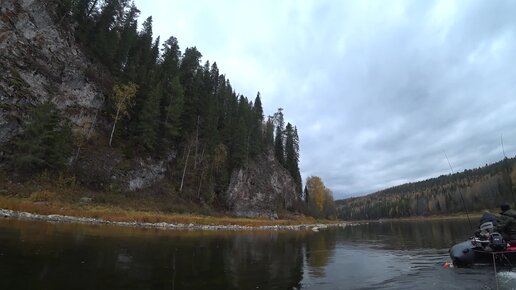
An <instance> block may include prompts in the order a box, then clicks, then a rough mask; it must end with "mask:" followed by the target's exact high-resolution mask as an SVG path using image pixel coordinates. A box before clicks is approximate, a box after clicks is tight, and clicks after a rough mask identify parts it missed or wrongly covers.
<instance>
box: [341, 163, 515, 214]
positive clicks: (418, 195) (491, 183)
mask: <svg viewBox="0 0 516 290" xmlns="http://www.w3.org/2000/svg"><path fill="white" fill-rule="evenodd" d="M515 162H516V159H515V158H505V159H504V160H502V161H499V162H496V163H493V164H490V165H487V164H486V165H485V166H483V167H479V168H476V169H466V170H464V171H463V172H458V173H455V174H450V175H442V176H439V177H436V178H432V179H428V180H424V181H419V182H414V183H407V184H403V185H399V186H395V187H392V188H388V189H385V190H381V191H378V192H376V193H373V194H370V195H367V196H362V197H355V198H349V199H344V200H339V201H337V207H338V216H339V218H342V219H353V220H356V219H380V218H400V217H413V216H427V215H439V214H452V213H459V212H465V211H466V210H468V211H480V210H485V209H493V208H497V207H499V206H500V204H502V203H505V202H507V203H510V204H513V205H515V201H516V196H515V188H514V182H513V180H515V179H516V171H515V170H513V167H514V164H515Z"/></svg>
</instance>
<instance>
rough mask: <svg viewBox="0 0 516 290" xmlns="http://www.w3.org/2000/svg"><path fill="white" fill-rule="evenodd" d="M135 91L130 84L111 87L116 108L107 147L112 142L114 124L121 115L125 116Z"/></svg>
mask: <svg viewBox="0 0 516 290" xmlns="http://www.w3.org/2000/svg"><path fill="white" fill-rule="evenodd" d="M137 90H138V87H137V86H136V85H135V84H134V83H132V82H129V83H127V84H122V85H120V84H116V85H115V86H114V87H113V95H112V98H113V101H114V103H115V106H116V114H115V120H114V122H113V129H111V136H110V137H109V146H111V143H112V142H113V135H114V133H115V128H116V122H117V121H118V119H119V118H120V117H121V115H127V112H128V110H127V109H128V107H129V104H130V103H131V101H132V100H133V99H134V96H135V95H136V91H137Z"/></svg>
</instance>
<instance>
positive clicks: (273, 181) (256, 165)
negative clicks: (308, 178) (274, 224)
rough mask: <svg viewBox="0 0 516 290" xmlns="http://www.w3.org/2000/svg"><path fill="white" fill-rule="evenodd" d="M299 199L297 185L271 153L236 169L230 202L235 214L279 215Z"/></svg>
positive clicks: (228, 198)
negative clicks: (279, 211) (280, 211)
mask: <svg viewBox="0 0 516 290" xmlns="http://www.w3.org/2000/svg"><path fill="white" fill-rule="evenodd" d="M296 198H297V194H296V190H295V184H294V181H293V179H292V177H291V176H290V174H289V173H288V171H287V170H286V169H285V168H283V167H282V166H281V165H280V164H279V163H278V161H276V159H275V158H274V154H273V153H272V152H270V153H269V154H267V155H262V156H259V157H257V158H256V161H251V162H250V163H249V166H248V167H246V168H242V169H240V170H237V171H235V172H233V174H232V176H231V182H230V185H229V187H228V194H227V202H228V205H229V207H230V209H231V211H232V213H233V214H234V215H236V216H242V217H257V216H261V217H269V218H277V211H278V210H280V209H292V207H293V206H294V204H295V201H296Z"/></svg>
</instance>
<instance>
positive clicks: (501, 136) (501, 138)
mask: <svg viewBox="0 0 516 290" xmlns="http://www.w3.org/2000/svg"><path fill="white" fill-rule="evenodd" d="M500 142H501V143H502V152H503V158H507V156H506V155H505V148H504V147H503V135H500Z"/></svg>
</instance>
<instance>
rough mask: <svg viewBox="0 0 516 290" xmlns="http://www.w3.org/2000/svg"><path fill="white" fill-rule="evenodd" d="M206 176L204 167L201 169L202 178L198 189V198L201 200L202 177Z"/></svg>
mask: <svg viewBox="0 0 516 290" xmlns="http://www.w3.org/2000/svg"><path fill="white" fill-rule="evenodd" d="M203 177H204V168H203V169H202V170H201V179H200V180H199V188H198V189H197V199H198V200H201V186H202V178H203Z"/></svg>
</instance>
